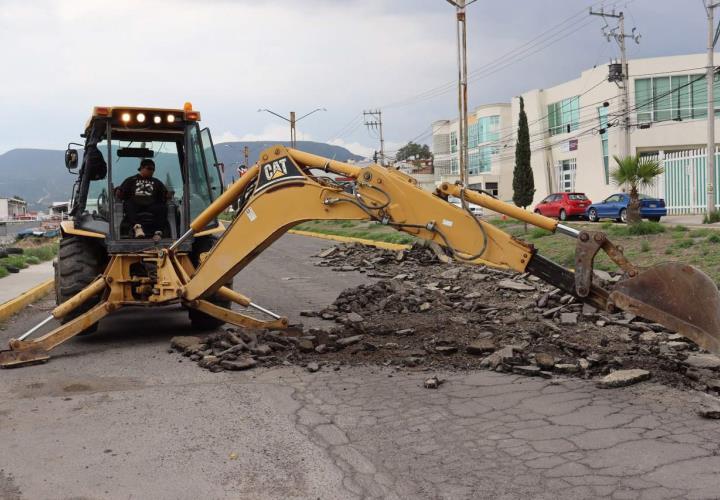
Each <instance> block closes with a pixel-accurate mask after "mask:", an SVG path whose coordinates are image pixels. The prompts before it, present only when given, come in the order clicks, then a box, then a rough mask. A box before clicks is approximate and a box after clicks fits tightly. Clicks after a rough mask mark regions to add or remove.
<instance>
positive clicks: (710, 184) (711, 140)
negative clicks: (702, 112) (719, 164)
mask: <svg viewBox="0 0 720 500" xmlns="http://www.w3.org/2000/svg"><path fill="white" fill-rule="evenodd" d="M718 5H720V2H712V0H707V2H705V12H706V13H707V21H708V47H707V51H708V52H707V68H706V70H705V83H706V84H707V152H706V153H707V159H706V160H705V178H706V179H707V183H706V186H707V191H706V199H705V202H706V205H707V206H706V211H707V218H708V221H710V216H711V214H713V213H714V212H715V96H714V88H713V83H714V80H715V60H714V59H715V57H714V56H715V43H716V42H717V33H716V31H717V30H716V28H715V18H714V9H715V7H717V6H718Z"/></svg>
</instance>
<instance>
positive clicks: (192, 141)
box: [0, 105, 720, 367]
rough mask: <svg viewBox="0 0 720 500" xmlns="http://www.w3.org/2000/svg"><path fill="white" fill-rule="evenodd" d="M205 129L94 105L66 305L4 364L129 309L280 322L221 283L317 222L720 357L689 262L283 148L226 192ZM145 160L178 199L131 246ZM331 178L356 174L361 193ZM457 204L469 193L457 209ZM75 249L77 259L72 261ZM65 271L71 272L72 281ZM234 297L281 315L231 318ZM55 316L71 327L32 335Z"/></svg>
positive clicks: (719, 339)
mask: <svg viewBox="0 0 720 500" xmlns="http://www.w3.org/2000/svg"><path fill="white" fill-rule="evenodd" d="M198 121H199V113H197V112H196V111H193V110H192V107H191V106H190V105H186V107H185V109H183V110H158V109H139V108H95V110H94V112H93V116H92V117H91V119H90V121H89V122H88V126H87V127H86V132H85V137H86V144H85V149H84V153H85V154H84V156H83V167H82V170H81V173H80V176H79V179H78V185H77V186H76V189H75V193H74V199H75V200H79V201H78V202H77V203H76V204H75V208H74V209H73V210H74V211H75V213H74V221H73V222H72V223H70V224H66V225H64V226H63V240H62V243H61V253H60V256H59V261H58V264H57V267H58V269H59V274H58V276H57V278H58V284H57V287H58V302H59V305H58V306H57V307H56V308H55V309H54V310H53V311H52V314H51V315H50V316H49V317H48V318H47V319H46V320H44V321H43V322H41V323H40V324H38V325H37V326H35V327H34V328H32V329H31V330H29V331H27V332H26V333H25V334H24V335H22V336H21V337H20V338H18V339H13V340H11V341H10V349H9V350H5V351H2V352H0V365H1V366H3V367H10V366H17V365H22V364H26V363H34V362H40V361H45V360H47V359H48V358H49V352H50V350H51V349H53V348H54V347H56V346H57V345H58V344H60V343H62V342H64V341H66V340H68V339H70V338H71V337H73V336H74V335H77V334H79V333H82V332H84V331H87V330H88V329H90V328H92V326H93V325H95V324H96V323H97V322H98V321H99V320H100V319H101V318H103V317H105V316H107V315H108V314H110V313H112V312H114V311H116V310H118V309H120V308H122V307H126V306H146V307H147V306H164V305H168V304H177V303H180V304H182V305H183V306H185V307H187V308H188V309H189V311H190V314H191V319H194V320H195V321H196V322H198V325H202V324H203V323H204V322H205V321H206V320H216V323H214V324H218V323H222V322H228V323H232V324H235V325H239V326H247V327H254V328H272V329H277V328H283V327H285V326H286V325H287V320H286V319H285V318H282V317H280V316H279V315H277V314H275V313H273V312H271V311H268V310H266V309H263V308H262V307H260V306H258V305H257V304H255V303H253V302H252V301H251V300H250V299H249V298H248V297H246V296H244V295H242V294H240V293H238V292H235V291H233V290H232V289H231V288H230V287H228V286H225V285H226V284H228V283H230V282H231V281H232V279H233V277H234V276H235V275H236V274H237V273H238V272H239V271H241V270H242V269H243V268H244V267H245V266H247V265H248V264H249V263H250V262H251V261H252V260H253V259H254V258H255V257H256V256H257V255H259V254H260V253H261V252H262V251H263V250H264V249H265V248H267V247H268V246H269V245H270V244H271V243H272V242H274V241H275V240H277V239H278V238H279V237H280V236H281V235H282V234H284V233H285V232H286V231H287V230H288V229H290V228H292V227H293V226H294V225H296V224H299V223H301V222H304V221H309V220H321V219H326V220H328V219H332V220H373V221H377V222H379V223H381V224H386V225H388V226H391V227H393V228H395V229H397V230H400V231H404V232H406V233H409V234H411V235H413V236H416V237H419V238H423V239H426V240H430V241H434V242H437V243H438V244H440V245H442V246H443V247H445V248H446V249H447V250H448V251H449V252H450V253H451V254H452V255H453V256H454V257H455V258H456V259H458V260H461V261H465V262H470V263H473V262H474V263H490V264H496V265H499V266H506V267H509V268H512V269H514V270H516V271H518V272H528V273H530V274H533V275H535V276H538V277H540V278H542V279H543V280H544V281H546V282H548V283H550V284H552V285H555V286H557V287H559V288H560V289H562V290H563V291H565V292H566V293H569V294H572V295H574V296H575V297H577V298H578V299H580V300H583V301H586V302H589V303H591V304H593V305H594V306H596V307H599V308H601V309H604V310H612V309H613V308H619V309H621V310H625V311H630V312H632V313H634V314H636V315H638V316H642V317H644V318H646V319H649V320H653V321H657V322H659V323H662V324H663V325H665V326H666V327H668V328H670V329H673V330H676V331H678V332H679V333H681V334H683V335H684V336H686V337H687V338H689V339H691V340H693V341H695V342H696V343H697V344H699V345H700V346H701V347H704V348H706V349H708V350H710V351H713V352H716V353H718V352H720V294H719V293H718V289H717V287H716V285H715V284H714V283H713V282H712V280H711V279H710V278H708V277H707V276H706V275H705V274H703V273H702V272H701V271H699V270H698V269H696V268H694V267H692V266H689V265H683V264H663V265H659V266H655V267H652V268H650V269H647V270H641V269H639V268H637V267H636V266H634V265H633V264H631V263H630V262H629V261H628V260H627V259H626V258H625V256H624V255H623V253H622V248H620V247H618V246H617V245H614V244H613V243H612V242H610V241H609V240H608V239H607V237H606V235H605V234H604V233H602V232H595V231H578V230H576V229H574V228H572V227H569V226H566V225H563V224H560V223H559V222H558V221H556V220H554V219H549V218H547V217H543V216H541V215H539V214H533V213H530V212H527V211H525V210H523V209H521V208H518V207H516V206H513V205H509V204H507V203H503V202H501V201H499V200H497V199H495V198H494V197H492V196H490V195H488V194H485V193H480V192H475V191H471V190H468V189H464V188H463V187H462V186H459V185H454V184H449V183H443V184H442V185H440V186H439V187H438V188H437V190H436V192H434V193H431V192H428V191H425V190H423V189H421V188H420V187H418V185H417V183H416V181H415V179H413V178H412V177H410V176H408V175H405V174H403V173H401V172H400V171H398V170H395V169H392V168H385V167H382V166H380V165H374V164H373V165H370V166H367V167H358V166H354V165H349V164H346V163H341V162H338V161H334V160H330V159H327V158H322V157H320V156H316V155H312V154H309V153H305V152H302V151H298V150H295V149H289V148H286V147H283V146H274V147H271V148H269V149H267V150H265V151H264V152H262V153H261V154H260V157H259V160H258V162H257V163H256V164H255V165H254V166H252V167H251V168H249V169H248V171H247V173H245V174H244V175H243V176H242V177H240V179H239V180H237V181H236V182H235V183H234V184H232V185H231V186H230V187H229V188H228V189H227V190H226V191H225V192H222V193H221V191H222V187H221V183H220V182H219V179H220V177H219V176H220V172H219V170H218V168H217V160H216V159H215V154H214V151H213V149H212V142H211V140H210V136H209V132H204V131H200V129H199V126H198V123H197V122H198ZM205 137H207V139H205ZM96 150H101V151H105V154H104V155H102V157H103V159H104V160H106V161H104V162H101V161H97V160H98V159H99V158H98V155H97V151H96ZM78 156H79V154H78V152H77V151H75V150H72V149H68V151H67V153H66V164H67V165H68V166H69V167H73V166H77V162H78ZM150 156H152V157H153V158H154V160H155V162H156V164H157V165H158V167H160V166H162V165H165V167H164V168H165V170H163V168H158V170H160V171H161V172H165V173H166V174H167V175H166V184H172V183H174V184H175V185H176V186H181V187H180V188H179V189H178V192H179V193H181V194H180V195H179V196H178V197H177V203H176V204H175V206H174V207H172V208H171V209H170V210H169V214H168V221H167V222H166V221H159V222H158V221H155V222H156V223H157V224H158V225H157V226H156V227H160V229H158V230H157V231H155V233H154V234H153V235H152V236H151V237H148V238H140V239H137V238H131V236H132V235H131V234H130V235H128V234H127V232H126V231H127V230H126V229H125V228H124V227H123V220H124V218H125V217H126V216H127V214H125V213H124V212H123V209H122V206H121V205H118V202H117V201H116V200H114V197H113V196H112V195H111V193H114V188H115V187H116V186H117V185H118V183H119V182H121V181H122V177H123V176H124V175H125V174H127V173H128V172H129V170H127V169H125V171H122V169H121V165H124V163H123V161H124V160H126V159H127V158H134V159H135V160H134V161H135V162H137V159H138V158H146V157H150ZM93 158H94V160H93ZM93 162H95V163H93ZM132 165H133V166H134V165H135V163H132ZM172 168H175V169H176V173H173V171H172V170H171V169H172ZM119 169H120V170H121V172H120V174H121V175H119V176H118V172H117V170H119ZM328 174H329V175H328ZM174 175H176V177H175V178H174V177H173V176H174ZM213 176H216V179H215V180H213ZM336 176H340V177H345V178H352V179H354V181H355V182H354V186H353V190H352V193H349V192H347V191H346V190H344V187H345V186H344V185H340V184H339V183H337V182H336V181H335V180H334V179H335V177H336ZM93 183H97V185H95V184H93ZM213 183H215V186H214V189H213ZM168 191H170V186H168ZM449 197H454V198H458V199H460V200H461V202H462V207H457V206H455V205H454V204H453V203H450V202H449V201H448V198H449ZM234 202H238V206H239V210H238V214H237V216H236V217H235V219H234V220H233V222H232V223H231V224H230V225H229V227H228V228H227V229H226V230H225V231H224V232H223V231H222V228H221V227H220V226H219V224H218V222H217V221H216V217H217V216H218V215H219V214H220V213H221V212H223V210H225V209H226V208H227V207H228V206H230V205H231V204H232V203H234ZM168 203H169V204H172V203H173V202H172V199H170V201H169V202H168ZM470 204H474V205H479V206H482V207H485V208H487V209H489V210H492V211H494V212H498V213H501V214H505V215H507V216H509V217H513V218H515V219H517V220H520V221H524V222H527V223H529V224H533V225H535V226H538V227H541V228H543V229H546V230H548V231H553V232H558V233H562V234H564V235H567V236H569V237H571V238H573V239H575V240H576V257H575V269H574V271H570V270H568V269H565V268H563V267H561V266H559V265H557V264H555V263H553V262H551V261H550V260H547V259H545V258H543V257H542V256H540V255H539V254H538V253H537V252H536V250H535V249H534V248H533V246H532V245H530V244H528V243H526V242H524V241H522V240H520V239H517V238H515V237H512V236H510V235H508V234H506V233H505V232H503V231H502V230H500V229H498V228H497V227H495V226H493V225H491V224H489V223H486V222H485V221H483V220H480V219H478V218H477V217H475V216H474V215H473V214H472V213H471V211H470V210H469V206H470ZM173 215H174V216H175V217H173ZM213 232H218V233H221V235H220V236H219V239H217V240H216V241H215V240H211V239H209V238H211V237H214V235H213ZM178 235H179V236H178ZM88 241H90V242H91V243H93V245H90V244H89V243H88ZM69 242H71V243H69ZM209 243H211V244H209ZM69 247H71V248H72V249H73V252H65V253H64V252H63V249H66V248H69ZM600 250H602V251H603V252H605V253H606V254H607V255H608V256H609V257H610V259H612V260H613V261H614V262H615V263H616V264H617V265H618V266H619V268H620V269H621V270H622V271H623V272H624V279H623V280H622V281H620V282H618V283H617V284H616V285H615V286H614V288H612V289H611V290H606V289H604V288H601V287H599V286H597V285H596V284H594V283H593V259H594V258H595V256H596V255H597V253H598V252H599V251H600ZM78 254H79V255H80V257H78ZM78 273H79V276H80V278H82V280H85V281H86V282H82V284H83V286H82V289H80V290H76V293H73V294H72V295H70V294H69V293H68V290H70V289H72V288H73V287H74V288H78V286H79V284H81V281H80V278H78ZM68 276H69V277H73V276H74V278H72V279H71V280H70V281H68V280H69V279H70V278H68ZM70 285H72V286H70ZM230 302H235V303H238V304H240V305H242V306H246V307H250V308H255V309H257V310H260V311H262V312H263V313H265V314H269V315H270V317H272V318H273V319H271V320H260V319H256V318H254V317H251V316H248V315H245V314H242V313H240V312H237V311H232V310H231V309H230V308H229V303H230ZM53 318H55V319H58V320H61V321H66V322H65V323H64V324H62V325H61V326H59V327H57V328H55V329H53V330H52V331H50V332H48V333H45V334H44V335H41V336H39V337H38V338H34V339H30V338H29V337H30V336H31V335H32V334H33V333H35V332H36V331H38V330H40V329H41V328H42V327H43V325H45V324H46V323H48V322H49V321H50V320H52V319H53ZM199 320H202V321H199Z"/></svg>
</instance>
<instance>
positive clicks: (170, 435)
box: [0, 235, 720, 499]
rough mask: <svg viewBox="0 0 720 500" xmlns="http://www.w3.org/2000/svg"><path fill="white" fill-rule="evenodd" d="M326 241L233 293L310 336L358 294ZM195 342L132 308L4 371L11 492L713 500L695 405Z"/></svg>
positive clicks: (167, 319) (3, 470)
mask: <svg viewBox="0 0 720 500" xmlns="http://www.w3.org/2000/svg"><path fill="white" fill-rule="evenodd" d="M327 245H328V243H327V242H324V241H320V240H314V239H310V238H304V237H300V236H293V235H288V236H285V237H284V238H283V239H281V240H280V241H279V242H278V243H276V244H275V245H274V246H273V247H271V248H270V249H268V250H267V251H266V252H264V253H263V254H262V255H261V256H260V257H259V258H258V260H257V261H256V262H254V263H253V264H252V265H251V266H250V267H249V268H248V269H246V270H245V271H243V272H242V273H241V274H240V275H239V276H238V278H236V281H235V283H236V288H237V289H238V290H241V291H243V292H246V293H248V294H249V295H250V296H251V297H252V298H253V299H254V300H255V301H256V302H257V303H259V304H262V305H264V306H267V307H270V308H272V309H275V310H277V311H280V312H283V313H285V314H287V315H288V316H289V317H290V319H291V321H299V320H301V319H302V320H304V321H305V323H306V324H308V318H300V317H299V312H300V311H301V310H303V309H309V308H319V307H322V306H324V305H327V304H329V303H330V302H332V300H333V299H334V297H335V296H336V295H337V294H338V293H339V292H340V291H341V290H342V289H343V288H345V287H348V286H354V285H357V284H359V283H362V282H363V280H365V278H364V277H363V276H362V275H360V274H348V273H343V274H337V273H332V272H329V271H328V272H326V273H318V269H317V268H315V267H313V266H312V264H311V258H310V256H311V255H313V254H315V253H317V251H319V249H321V248H324V247H326V246H327ZM50 307H51V304H50V302H49V301H45V302H40V303H38V304H36V305H35V306H34V307H33V308H29V309H28V310H27V311H26V312H24V313H23V314H22V315H21V316H20V317H19V318H17V319H16V320H15V321H14V322H12V323H10V324H9V325H6V327H5V329H4V330H2V331H0V340H1V341H2V342H5V341H6V340H7V339H8V338H10V337H12V336H17V335H18V334H19V333H20V332H21V331H23V330H24V329H25V328H26V327H27V326H28V325H31V324H33V323H34V322H36V321H37V320H38V319H40V318H42V317H43V316H44V315H45V314H46V310H47V309H49V308H50ZM157 314H160V315H161V317H162V319H161V320H158V316H157ZM312 321H319V320H316V319H314V318H313V319H312ZM188 333H190V329H189V325H188V322H187V320H186V317H185V313H184V312H183V311H180V310H179V309H178V308H168V309H165V310H163V311H162V312H161V313H157V312H155V313H152V314H150V313H149V312H148V311H142V310H135V311H121V312H120V313H118V314H117V315H115V316H113V317H111V318H109V319H108V320H105V321H103V322H102V323H101V326H100V330H99V332H98V334H97V335H93V336H89V337H84V338H77V339H73V340H72V341H71V342H69V343H68V344H66V345H64V346H61V347H60V348H58V349H57V350H56V352H55V353H54V355H53V358H52V359H51V361H50V362H49V363H48V364H46V365H39V366H34V367H28V368H23V369H15V370H3V371H0V443H1V444H2V453H0V498H4V499H36V498H50V499H55V498H58V499H71V498H74V499H77V498H83V499H100V498H103V499H104V498H111V499H115V498H118V499H119V498H122V499H128V498H133V499H142V498H152V499H165V498H167V499H178V498H179V499H185V498H187V499H195V498H251V499H253V498H258V499H271V498H272V499H274V498H313V499H316V498H320V499H335V498H337V499H353V498H403V499H405V498H427V499H439V498H447V499H455V498H457V499H463V498H508V499H509V498H553V499H554V498H573V499H575V498H599V497H602V498H616V499H624V498H631V499H634V498H641V499H646V498H647V499H658V498H718V497H720V423H718V421H714V420H705V419H701V418H700V417H698V416H697V415H696V414H695V411H694V408H695V407H696V405H697V403H698V401H700V400H701V398H702V397H704V396H702V395H700V394H694V393H688V392H680V391H677V390H675V389H671V388H667V387H664V386H661V385H658V384H654V383H651V382H650V383H643V384H640V385H637V386H633V387H629V388H624V389H612V390H603V389H598V388H596V387H595V386H594V384H593V383H592V382H591V381H585V380H578V379H560V380H542V379H535V378H526V377H521V376H516V375H507V374H499V373H494V372H489V371H474V372H453V373H438V375H439V376H440V378H441V379H445V380H446V382H445V383H444V384H443V385H441V387H440V388H439V389H438V390H428V389H425V388H423V387H422V385H423V381H424V380H425V378H427V377H428V375H429V374H428V373H427V372H402V371H393V370H390V369H387V368H383V367H372V366H367V367H348V366H343V367H342V368H341V369H340V370H339V371H329V369H328V368H325V369H323V370H321V371H320V372H318V373H314V374H311V373H308V372H306V371H305V370H303V369H302V368H300V367H283V368H276V369H263V370H254V371H248V372H224V373H219V374H213V373H209V372H207V371H204V370H201V369H199V368H198V367H197V366H195V364H193V363H190V362H188V361H187V360H185V361H184V362H179V361H183V360H182V359H181V358H179V356H178V355H177V354H169V353H167V352H166V351H167V348H168V346H169V339H170V337H172V336H173V335H182V334H188ZM432 374H434V373H432Z"/></svg>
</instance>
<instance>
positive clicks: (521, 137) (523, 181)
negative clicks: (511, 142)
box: [513, 97, 535, 208]
mask: <svg viewBox="0 0 720 500" xmlns="http://www.w3.org/2000/svg"><path fill="white" fill-rule="evenodd" d="M534 194H535V180H534V179H533V171H532V167H531V166H530V131H529V129H528V120H527V115H526V114H525V101H523V98H522V97H521V98H520V116H519V118H518V133H517V144H516V145H515V168H514V169H513V202H514V203H515V205H517V206H518V207H523V208H527V207H528V206H529V205H530V204H531V203H532V201H533V195H534Z"/></svg>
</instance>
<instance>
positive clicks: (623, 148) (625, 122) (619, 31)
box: [590, 7, 640, 158]
mask: <svg viewBox="0 0 720 500" xmlns="http://www.w3.org/2000/svg"><path fill="white" fill-rule="evenodd" d="M590 15H591V16H600V17H602V18H603V21H605V26H603V28H602V33H603V35H604V36H605V38H607V41H608V42H609V41H610V40H611V39H614V40H615V41H616V42H617V44H618V46H619V47H620V65H621V75H615V74H613V73H612V72H611V74H610V77H609V78H608V80H609V81H611V82H612V81H614V82H615V83H616V85H617V86H618V94H619V95H618V97H619V98H620V109H621V110H622V111H621V112H622V118H621V122H622V127H621V128H622V133H621V134H620V138H619V139H620V140H619V141H618V143H619V149H620V155H621V156H622V157H623V158H625V157H626V156H628V155H629V154H630V111H629V110H630V104H629V101H630V97H629V92H630V85H629V84H628V77H629V69H628V62H627V54H626V51H625V39H626V38H632V39H633V40H635V43H637V44H639V43H640V35H639V34H636V33H635V30H636V28H633V29H632V31H631V32H630V34H629V35H628V34H626V33H625V15H624V14H623V13H622V12H620V13H618V14H616V13H615V9H613V11H612V13H610V12H605V11H604V10H603V9H602V8H601V9H600V11H599V12H593V10H592V7H590ZM607 18H611V19H617V20H618V24H617V26H615V27H614V28H612V29H611V28H610V27H609V26H608V23H607ZM618 76H620V78H617V77H618ZM618 81H619V82H620V83H618Z"/></svg>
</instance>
